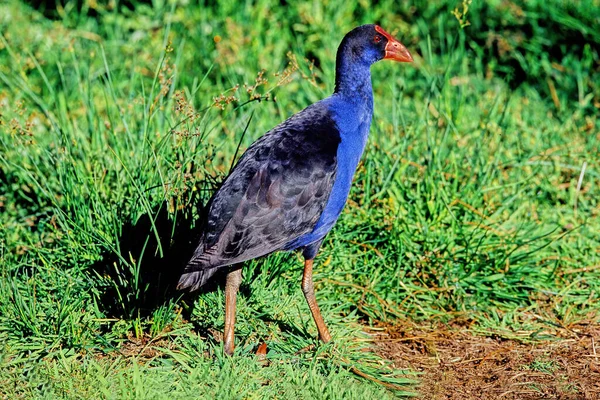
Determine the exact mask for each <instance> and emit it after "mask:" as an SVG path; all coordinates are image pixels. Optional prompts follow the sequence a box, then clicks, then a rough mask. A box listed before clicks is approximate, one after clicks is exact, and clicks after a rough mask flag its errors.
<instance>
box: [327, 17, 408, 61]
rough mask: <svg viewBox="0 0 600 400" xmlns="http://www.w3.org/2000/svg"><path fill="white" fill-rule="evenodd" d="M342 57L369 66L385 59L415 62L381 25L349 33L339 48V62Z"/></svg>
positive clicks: (365, 27) (363, 26)
mask: <svg viewBox="0 0 600 400" xmlns="http://www.w3.org/2000/svg"><path fill="white" fill-rule="evenodd" d="M342 55H343V56H345V57H351V58H352V61H354V62H360V63H364V64H367V65H371V64H373V63H375V62H377V61H379V60H383V59H390V60H395V61H399V62H411V61H412V60H413V58H412V56H411V55H410V53H409V52H408V50H407V49H406V47H404V45H403V44H402V43H400V42H399V41H397V40H396V39H394V38H393V37H392V35H390V34H389V33H387V32H386V31H384V30H383V29H382V28H381V27H380V26H379V25H362V26H359V27H357V28H354V29H353V30H351V31H350V32H348V33H347V34H346V36H345V37H344V39H343V40H342V43H341V44H340V47H339V48H338V54H337V56H338V61H339V59H340V56H342Z"/></svg>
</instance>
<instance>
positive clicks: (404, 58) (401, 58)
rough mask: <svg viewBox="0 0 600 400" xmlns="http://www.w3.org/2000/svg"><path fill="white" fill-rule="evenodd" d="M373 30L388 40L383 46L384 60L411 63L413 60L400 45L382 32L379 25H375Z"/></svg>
mask: <svg viewBox="0 0 600 400" xmlns="http://www.w3.org/2000/svg"><path fill="white" fill-rule="evenodd" d="M375 30H376V31H377V32H379V33H381V34H382V35H383V36H385V37H386V39H387V40H388V42H387V45H386V46H385V57H383V58H384V59H385V60H394V61H398V62H412V61H413V58H412V56H411V55H410V53H409V52H408V50H407V49H406V47H404V45H403V44H402V43H400V42H399V41H397V40H396V39H394V37H393V36H392V35H390V34H389V33H387V32H386V31H384V30H383V28H382V27H380V26H379V25H375Z"/></svg>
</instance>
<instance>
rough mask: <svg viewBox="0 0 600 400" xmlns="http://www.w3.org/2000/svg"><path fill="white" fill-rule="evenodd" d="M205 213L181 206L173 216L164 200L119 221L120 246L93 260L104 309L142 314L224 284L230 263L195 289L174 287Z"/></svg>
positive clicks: (187, 301) (115, 314) (121, 315)
mask: <svg viewBox="0 0 600 400" xmlns="http://www.w3.org/2000/svg"><path fill="white" fill-rule="evenodd" d="M198 215H199V216H198ZM203 215H204V212H203V209H202V207H200V211H199V212H198V213H192V212H190V211H189V210H183V211H182V212H180V213H178V214H176V215H175V216H174V215H172V214H170V213H169V212H168V211H167V209H166V207H165V206H164V205H163V206H162V207H160V208H157V209H156V210H152V211H151V212H150V213H145V214H143V215H142V216H141V217H140V218H138V220H137V221H136V222H134V223H125V224H124V225H123V226H122V227H121V235H120V238H119V241H118V252H115V251H107V252H106V253H105V254H104V255H103V257H102V259H101V261H99V262H97V263H95V264H94V265H93V266H92V269H93V271H95V273H96V274H97V275H98V276H99V277H100V280H101V282H102V284H101V294H100V296H99V298H100V304H99V306H100V309H101V310H102V311H103V312H104V313H105V314H106V315H107V316H110V317H114V318H124V319H131V318H136V317H142V318H144V317H148V316H151V315H152V313H153V311H154V310H156V309H157V308H158V307H160V306H162V305H166V304H169V303H170V302H176V301H179V300H181V299H183V300H185V301H184V303H185V304H188V305H191V304H193V303H194V300H195V299H196V298H197V297H198V294H199V293H204V292H209V291H213V290H215V289H216V288H217V287H218V286H219V285H223V283H224V276H225V274H226V273H227V269H226V268H224V269H223V270H221V271H218V272H217V273H216V274H215V276H214V277H213V278H212V279H211V280H210V281H209V282H208V283H207V284H206V285H204V286H203V287H202V288H201V289H200V290H199V291H197V292H193V293H187V292H182V291H178V290H176V286H177V282H178V280H179V277H180V276H181V274H182V272H183V269H184V267H185V266H186V264H187V262H188V261H189V260H190V258H191V256H192V254H193V252H194V250H195V249H196V246H197V245H198V241H199V237H200V233H201V229H202V224H203V223H202V222H203ZM159 249H162V254H161V251H159ZM187 308H190V310H187ZM187 308H185V307H184V310H183V316H184V318H186V319H189V315H186V314H189V312H191V307H187Z"/></svg>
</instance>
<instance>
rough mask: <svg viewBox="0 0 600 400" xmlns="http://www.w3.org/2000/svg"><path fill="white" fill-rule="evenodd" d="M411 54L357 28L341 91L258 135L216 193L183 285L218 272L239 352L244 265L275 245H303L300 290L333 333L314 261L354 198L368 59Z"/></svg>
mask: <svg viewBox="0 0 600 400" xmlns="http://www.w3.org/2000/svg"><path fill="white" fill-rule="evenodd" d="M380 60H394V61H398V62H412V61H413V58H412V56H411V54H410V52H409V51H408V49H407V48H406V47H405V46H404V45H403V44H402V43H400V42H399V41H398V40H396V39H395V38H394V37H393V36H392V35H390V34H389V33H388V32H386V31H385V30H384V29H383V28H381V27H380V26H379V25H375V24H368V25H362V26H358V27H356V28H354V29H352V30H351V31H350V32H348V33H347V34H346V35H345V36H344V38H343V39H342V41H341V43H340V45H339V47H338V50H337V55H336V71H335V89H334V92H333V94H332V95H330V96H329V97H327V98H325V99H323V100H320V101H318V102H316V103H314V104H312V105H310V106H308V107H307V108H305V109H303V110H302V111H300V112H298V113H297V114H295V115H293V116H291V117H290V118H288V119H287V120H285V121H284V122H282V123H281V124H280V125H278V126H276V127H275V128H273V129H272V130H270V131H268V132H267V133H265V134H264V135H263V136H262V137H260V138H259V139H257V140H256V141H255V142H254V143H252V144H251V145H250V146H249V147H248V149H247V150H246V151H245V152H244V154H242V156H241V157H240V158H239V160H238V162H237V164H236V165H235V166H234V168H233V169H232V170H231V172H230V174H229V176H227V177H226V178H225V179H224V181H223V182H222V184H221V186H220V187H219V188H218V190H217V191H216V192H215V193H214V194H213V195H212V197H211V198H210V200H209V201H208V202H207V205H206V208H205V209H206V210H207V214H206V218H205V222H204V223H203V226H202V227H201V228H200V231H201V233H200V235H199V236H200V239H199V243H198V246H197V248H196V249H195V251H194V253H193V255H192V256H191V258H190V260H189V262H188V263H187V265H186V266H185V268H184V270H183V273H182V275H181V277H180V278H179V281H178V284H177V289H178V290H188V291H195V290H197V289H199V288H200V287H201V286H202V285H204V284H205V283H206V282H207V281H208V280H209V279H210V278H211V277H212V276H213V275H214V274H215V272H217V270H219V269H221V268H229V269H228V270H227V271H228V272H227V275H226V281H225V326H224V334H223V350H224V352H225V353H226V354H228V355H233V353H234V348H235V345H234V327H235V308H236V297H237V293H238V290H239V287H240V284H241V281H242V263H243V262H245V261H249V260H252V259H255V258H259V257H263V256H266V255H268V254H270V253H273V252H275V251H294V250H297V251H301V252H302V255H303V257H304V272H303V275H302V283H301V288H302V292H303V293H304V296H305V298H306V301H307V303H308V307H309V309H310V311H311V313H312V317H313V319H314V322H315V324H316V326H317V330H318V334H319V338H320V340H321V341H322V342H325V343H326V342H329V341H330V340H331V335H330V333H329V330H328V328H327V326H326V324H325V322H324V320H323V317H322V315H321V312H320V310H319V306H318V305H317V301H316V298H315V291H314V285H313V278H312V276H313V261H314V259H315V257H316V255H317V253H318V251H319V248H320V247H321V244H322V243H323V240H324V238H325V236H326V235H327V234H328V232H329V231H330V230H331V229H332V228H333V226H334V225H335V223H336V221H337V219H338V217H339V216H340V214H341V212H342V209H343V208H344V205H345V203H346V200H347V198H348V194H349V192H350V187H351V184H352V179H353V177H354V173H355V171H356V169H357V167H358V164H359V161H360V159H361V156H362V153H363V151H364V148H365V145H366V142H367V138H368V136H369V130H370V126H371V120H372V116H373V89H372V85H371V72H370V68H371V65H373V64H374V63H376V62H377V61H380Z"/></svg>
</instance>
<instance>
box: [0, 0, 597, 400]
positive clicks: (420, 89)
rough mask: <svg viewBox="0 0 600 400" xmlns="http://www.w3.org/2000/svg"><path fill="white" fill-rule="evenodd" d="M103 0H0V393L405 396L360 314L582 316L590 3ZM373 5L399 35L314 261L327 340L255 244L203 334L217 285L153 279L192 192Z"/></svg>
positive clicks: (593, 160) (593, 146) (593, 299)
mask: <svg viewBox="0 0 600 400" xmlns="http://www.w3.org/2000/svg"><path fill="white" fill-rule="evenodd" d="M103 4H104V3H101V4H98V3H88V2H80V3H78V2H67V3H66V6H65V7H58V8H56V9H47V10H46V12H47V16H48V17H50V18H47V17H46V16H44V15H42V14H40V13H39V12H37V11H34V10H33V9H32V7H31V5H29V4H26V3H22V2H18V1H16V0H10V1H8V2H4V3H2V4H1V5H0V32H1V35H0V167H1V169H0V227H1V229H0V265H1V269H0V340H1V342H2V343H3V344H2V347H1V349H2V351H1V353H0V365H1V366H2V367H1V368H0V382H1V383H2V384H0V388H2V389H0V390H1V392H0V393H2V396H4V397H8V398H15V397H21V398H44V397H49V398H50V397H52V398H55V397H61V398H86V397H88V398H91V397H94V398H95V397H98V396H100V397H103V398H123V397H132V398H160V397H165V396H169V397H173V398H177V397H181V398H185V397H189V396H191V394H192V393H193V396H196V397H198V396H200V397H209V396H218V397H224V396H225V397H239V398H273V397H279V398H285V397H287V394H288V393H290V394H291V393H301V394H302V396H301V397H302V398H311V397H315V398H322V397H324V396H325V397H330V398H376V397H377V398H382V397H384V398H385V397H391V396H395V395H402V394H406V393H404V392H403V391H395V392H394V391H389V390H388V389H386V388H385V387H383V386H381V385H379V384H377V383H374V382H371V381H368V380H364V379H360V378H358V377H355V376H354V375H353V374H352V373H351V372H350V371H351V367H355V368H358V369H360V370H361V371H364V372H367V373H368V374H371V375H372V376H375V377H378V379H380V380H385V381H388V382H391V383H394V384H397V385H400V386H402V387H404V388H406V391H410V390H411V386H410V385H411V382H413V381H414V379H415V376H414V375H411V374H407V373H406V372H405V371H393V370H391V369H389V368H387V367H386V363H385V362H384V361H382V360H380V359H378V358H377V357H376V356H374V355H373V356H371V355H368V356H365V353H364V351H363V350H364V348H365V347H368V340H365V336H364V334H362V333H361V326H363V325H364V324H377V323H387V324H396V323H399V322H400V321H402V320H404V319H408V318H410V319H413V320H417V321H428V320H432V321H449V320H452V319H463V320H466V321H468V322H469V323H471V324H472V325H471V326H472V328H473V329H474V330H476V331H477V332H480V333H481V334H489V335H500V336H503V337H513V336H518V337H520V338H523V334H522V332H528V337H529V338H530V339H531V340H534V339H535V338H537V337H540V335H543V327H544V326H547V325H553V326H555V325H558V326H563V327H569V326H571V325H573V324H576V323H580V322H582V321H589V322H597V319H598V298H599V293H600V284H599V282H600V279H599V278H600V268H598V266H599V265H600V253H599V252H598V249H599V248H600V246H599V244H600V243H599V240H598V235H597V232H598V229H599V228H600V224H599V222H598V218H597V217H598V214H599V212H600V206H599V203H598V198H599V194H600V193H599V187H598V184H599V182H600V174H599V172H598V161H599V153H598V148H600V146H599V145H600V143H599V142H600V136H599V134H598V132H599V127H600V122H599V120H598V109H599V108H600V86H598V82H600V68H599V64H598V62H599V61H598V60H599V55H600V38H599V37H598V32H600V29H599V27H598V18H597V10H598V9H599V8H598V7H599V6H600V4H598V1H597V0H587V1H581V2H578V3H577V5H576V6H575V5H571V4H570V3H569V4H563V2H560V1H544V2H542V1H531V2H528V3H527V5H517V4H515V3H511V2H501V1H493V2H488V3H486V4H471V6H470V8H469V10H468V12H467V14H466V15H464V16H462V17H461V18H460V21H459V20H458V19H457V18H456V17H455V16H454V15H453V14H452V11H453V10H454V9H455V7H458V9H459V11H461V10H463V8H462V5H461V4H454V3H448V4H447V3H445V2H432V3H428V4H427V5H420V6H415V7H414V8H409V7H408V6H405V5H398V4H396V2H392V1H383V2H380V3H379V4H378V5H377V6H373V7H367V6H366V5H365V4H363V2H359V1H353V0H350V1H344V2H337V1H331V2H323V3H305V2H290V3H289V4H288V5H287V6H285V7H284V6H281V5H280V4H279V3H273V2H271V1H267V0H260V1H258V2H256V3H254V4H252V5H251V4H250V3H247V4H244V5H236V6H234V5H232V4H230V3H228V2H216V3H215V4H212V5H210V6H204V7H200V6H195V5H184V4H183V3H180V2H162V1H155V2H152V3H139V4H137V3H136V4H134V5H131V4H130V5H128V4H125V3H123V4H119V3H114V4H113V3H108V5H103ZM389 10H394V12H393V13H390V11H389ZM372 21H380V22H381V25H382V26H384V27H386V28H388V29H389V30H390V31H392V32H393V33H394V34H395V35H396V36H397V37H399V39H401V40H402V41H403V42H404V43H405V44H406V45H407V47H409V48H410V49H411V50H412V51H413V54H418V57H417V61H416V63H415V65H414V66H410V65H398V64H392V63H379V64H378V65H376V66H374V67H373V82H374V88H375V104H376V109H375V116H374V123H373V126H372V130H371V137H370V139H369V144H368V147H367V150H366V154H365V156H364V158H363V163H362V164H361V166H360V168H359V171H358V174H357V177H356V179H355V184H354V187H353V189H352V192H351V198H350V200H349V202H348V206H347V207H346V210H345V212H344V213H343V215H342V217H341V218H340V221H339V222H338V224H337V226H336V228H335V229H334V230H333V231H332V232H331V233H330V235H329V236H328V237H327V240H326V242H325V244H324V246H323V249H322V251H321V253H320V255H319V257H318V259H317V263H316V281H317V286H318V288H317V296H318V299H319V302H320V304H321V308H322V310H323V312H324V315H325V319H326V321H327V322H328V323H329V325H330V328H331V329H330V330H331V331H332V334H333V336H334V344H331V345H320V344H319V343H318V342H317V341H316V339H315V337H316V329H315V328H314V326H313V323H312V321H311V319H310V317H309V313H308V309H307V306H306V305H305V303H304V299H303V297H302V295H301V292H300V290H299V280H300V274H301V272H300V270H301V269H300V268H301V262H300V259H299V258H298V257H297V255H294V254H276V255H272V256H270V257H268V258H266V259H264V260H260V261H253V262H249V263H247V265H246V266H245V267H244V282H243V284H242V294H241V296H240V299H239V309H238V315H239V317H238V325H237V327H236V328H237V332H236V333H237V343H238V349H237V353H236V356H234V357H233V358H231V359H230V358H225V357H222V356H221V347H220V346H221V345H220V342H219V340H218V332H219V331H220V330H221V329H222V326H223V312H222V308H223V290H222V286H219V285H218V284H215V285H213V287H211V288H210V290H206V291H204V292H203V293H201V294H199V295H196V296H190V297H184V298H181V296H180V295H178V294H176V293H174V292H173V290H172V285H171V283H172V280H173V274H174V271H175V270H176V266H177V265H178V263H180V262H181V261H182V257H184V256H185V254H183V252H182V249H185V248H186V246H189V245H190V243H193V242H194V238H195V235H197V230H196V227H197V225H198V224H197V219H198V216H199V215H200V212H199V208H198V207H199V206H201V205H202V204H203V203H204V202H205V201H206V199H207V198H208V196H209V195H210V192H211V190H212V189H213V188H214V187H215V185H216V183H218V182H219V180H220V179H221V178H222V177H223V176H224V175H225V174H226V173H227V171H228V170H229V167H230V165H231V163H232V161H233V159H234V157H235V154H236V151H237V148H238V146H240V149H242V150H243V149H244V148H245V147H246V146H247V145H249V144H250V143H251V142H252V141H253V140H255V139H256V138H257V137H259V136H260V135H261V134H262V133H264V132H265V131H267V130H268V129H270V128H271V127H273V126H274V125H276V124H277V123H279V122H281V121H282V120H283V119H285V118H286V117H287V116H289V115H291V114H293V113H294V112H296V111H298V110H300V109H301V108H302V107H305V106H307V105H308V104H310V103H312V102H314V101H316V100H318V99H320V98H322V97H325V96H326V95H328V94H329V93H330V92H331V91H332V88H333V78H334V65H335V59H334V56H335V49H336V46H337V44H338V42H339V41H340V40H341V38H342V36H343V34H344V33H345V32H346V31H348V30H350V29H351V28H352V27H353V26H355V25H357V24H360V23H368V22H372ZM465 21H468V22H469V24H470V26H466V27H464V28H461V24H462V25H465ZM24 27H26V29H25V28H24ZM517 334H518V335H517ZM262 341H265V342H267V344H268V349H269V353H268V363H269V364H268V366H263V365H262V364H259V363H257V362H256V361H255V359H254V358H253V357H252V356H251V354H252V353H253V352H254V351H255V350H256V346H257V345H258V344H259V343H260V342H262ZM309 345H316V348H315V349H313V350H309V351H306V352H299V351H300V350H301V349H304V348H306V347H307V346H309Z"/></svg>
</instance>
